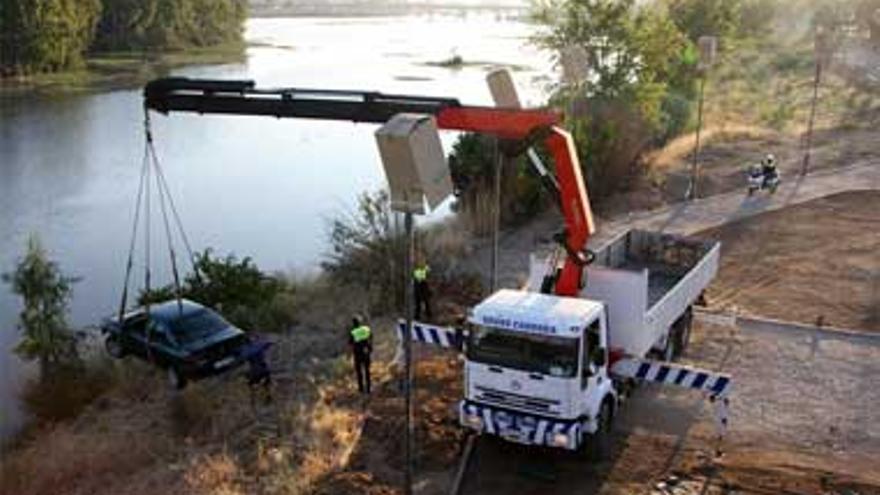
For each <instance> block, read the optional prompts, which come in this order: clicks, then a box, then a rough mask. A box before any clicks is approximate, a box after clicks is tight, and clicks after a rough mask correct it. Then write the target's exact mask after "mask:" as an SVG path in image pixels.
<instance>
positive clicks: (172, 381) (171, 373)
mask: <svg viewBox="0 0 880 495" xmlns="http://www.w3.org/2000/svg"><path fill="white" fill-rule="evenodd" d="M168 384H169V385H171V388H173V389H174V390H182V389H183V388H184V387H186V377H185V376H183V374H182V373H181V372H180V370H178V369H177V368H175V367H174V366H169V367H168Z"/></svg>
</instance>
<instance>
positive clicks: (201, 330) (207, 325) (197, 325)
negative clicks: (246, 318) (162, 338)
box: [168, 309, 230, 344]
mask: <svg viewBox="0 0 880 495" xmlns="http://www.w3.org/2000/svg"><path fill="white" fill-rule="evenodd" d="M168 323H169V325H168V326H169V327H170V328H171V333H173V334H174V338H175V339H176V340H177V341H178V342H180V343H181V344H191V343H193V342H197V341H199V340H201V339H204V338H206V337H210V336H211V335H213V334H215V333H217V332H219V331H221V330H223V329H224V328H226V327H228V326H230V325H229V323H227V322H226V320H224V319H223V318H221V317H220V315H218V314H216V313H214V312H213V311H209V310H207V309H203V310H201V311H197V312H195V313H191V314H188V315H186V316H184V317H183V318H175V319H174V320H171V321H170V322H168Z"/></svg>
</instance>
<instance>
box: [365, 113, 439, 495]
mask: <svg viewBox="0 0 880 495" xmlns="http://www.w3.org/2000/svg"><path fill="white" fill-rule="evenodd" d="M376 142H377V144H378V145H379V154H380V155H381V157H382V165H383V166H384V168H385V176H386V178H387V179H388V185H389V188H390V190H391V209H392V210H394V211H398V212H402V213H403V214H404V225H405V229H406V239H407V248H406V254H405V256H404V262H403V266H404V270H403V274H404V307H405V312H406V328H405V329H404V332H403V351H404V389H403V393H404V407H405V409H406V411H405V413H404V414H405V423H406V428H405V430H404V451H405V463H406V465H405V466H404V486H403V493H404V494H405V495H412V489H413V471H414V468H413V459H414V457H415V456H414V450H415V449H414V443H415V442H414V438H413V401H412V394H413V381H414V380H413V376H414V369H413V362H412V328H413V320H414V314H415V308H414V304H413V303H414V295H415V294H414V287H413V280H412V273H413V264H414V260H415V227H414V222H415V219H414V217H413V216H414V215H415V214H420V215H421V214H424V213H426V210H425V203H426V202H427V203H428V207H429V208H430V209H432V210H433V209H434V208H436V207H437V206H438V205H439V204H440V203H442V202H443V200H445V199H446V198H447V197H449V196H450V195H451V194H452V179H451V178H450V175H449V165H448V164H447V163H446V155H445V154H444V153H443V147H442V146H441V144H440V135H439V132H438V129H437V122H436V121H435V120H434V117H432V116H430V115H420V114H406V113H402V114H398V115H395V116H394V117H392V118H391V120H389V121H388V122H387V123H386V124H385V125H383V126H382V127H381V128H380V129H379V130H378V131H376Z"/></svg>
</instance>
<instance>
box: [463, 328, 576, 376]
mask: <svg viewBox="0 0 880 495" xmlns="http://www.w3.org/2000/svg"><path fill="white" fill-rule="evenodd" d="M578 343H579V339H573V338H563V337H554V336H551V335H532V334H525V333H520V332H511V331H507V330H499V329H497V328H487V327H474V328H473V329H472V331H471V333H470V340H469V341H468V346H467V357H468V359H469V360H471V361H476V362H478V363H483V364H491V365H495V366H501V367H505V368H513V369H517V370H521V371H528V372H531V373H541V374H543V375H550V376H556V377H564V378H571V377H574V376H575V374H576V373H577V366H578Z"/></svg>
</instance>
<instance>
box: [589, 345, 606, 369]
mask: <svg viewBox="0 0 880 495" xmlns="http://www.w3.org/2000/svg"><path fill="white" fill-rule="evenodd" d="M592 361H593V364H594V365H596V366H597V367H602V366H605V348H604V347H597V348H595V349H593V359H592Z"/></svg>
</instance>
